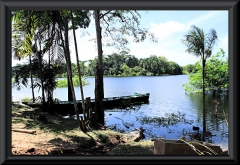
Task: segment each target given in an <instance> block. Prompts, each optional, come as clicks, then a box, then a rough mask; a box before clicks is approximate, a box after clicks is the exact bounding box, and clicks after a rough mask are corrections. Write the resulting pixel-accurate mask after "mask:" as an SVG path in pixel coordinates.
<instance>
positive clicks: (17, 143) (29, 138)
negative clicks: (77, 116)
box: [12, 104, 154, 155]
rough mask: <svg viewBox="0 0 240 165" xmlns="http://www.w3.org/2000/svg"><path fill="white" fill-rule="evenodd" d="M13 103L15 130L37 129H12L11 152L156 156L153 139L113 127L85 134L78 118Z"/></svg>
mask: <svg viewBox="0 0 240 165" xmlns="http://www.w3.org/2000/svg"><path fill="white" fill-rule="evenodd" d="M40 114H41V112H40V111H38V110H36V109H32V108H29V107H27V106H23V105H18V104H13V106H12V130H16V129H24V130H27V131H31V130H33V131H36V132H35V133H33V134H30V133H24V132H15V131H12V155H153V148H154V147H153V142H152V141H151V140H143V141H140V142H134V141H132V140H131V138H130V137H129V135H128V134H122V133H119V132H114V131H111V130H93V131H91V132H88V133H86V134H84V133H82V132H81V131H79V130H78V129H77V122H76V121H75V120H69V119H63V118H62V117H59V116H55V115H47V121H41V120H39V118H38V117H39V115H40Z"/></svg>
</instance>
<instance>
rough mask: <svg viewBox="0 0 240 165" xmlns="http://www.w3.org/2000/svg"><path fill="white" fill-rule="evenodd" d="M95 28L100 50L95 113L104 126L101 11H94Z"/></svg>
mask: <svg viewBox="0 0 240 165" xmlns="http://www.w3.org/2000/svg"><path fill="white" fill-rule="evenodd" d="M94 16H95V26H96V35H97V48H98V64H97V66H96V70H95V111H96V119H97V122H98V123H100V124H101V125H104V111H103V102H102V99H103V98H104V90H103V66H102V65H103V64H102V40H101V38H102V36H101V27H100V20H99V10H94Z"/></svg>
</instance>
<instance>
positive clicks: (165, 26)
mask: <svg viewBox="0 0 240 165" xmlns="http://www.w3.org/2000/svg"><path fill="white" fill-rule="evenodd" d="M150 25H151V28H150V29H149V31H150V32H152V33H154V34H155V36H156V37H158V39H159V40H164V39H166V38H168V37H169V36H171V35H173V34H174V33H176V32H180V31H182V30H183V29H184V24H182V23H179V22H174V21H168V22H165V23H160V24H155V23H150Z"/></svg>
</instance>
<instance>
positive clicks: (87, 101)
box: [86, 97, 92, 126]
mask: <svg viewBox="0 0 240 165" xmlns="http://www.w3.org/2000/svg"><path fill="white" fill-rule="evenodd" d="M86 110H87V116H88V120H89V125H90V126H92V105H91V98H90V97H87V98H86Z"/></svg>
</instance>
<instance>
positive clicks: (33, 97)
mask: <svg viewBox="0 0 240 165" xmlns="http://www.w3.org/2000/svg"><path fill="white" fill-rule="evenodd" d="M29 63H30V66H31V67H32V59H31V55H29ZM30 78H31V88H32V99H33V102H35V96H34V88H33V77H32V71H30Z"/></svg>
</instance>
